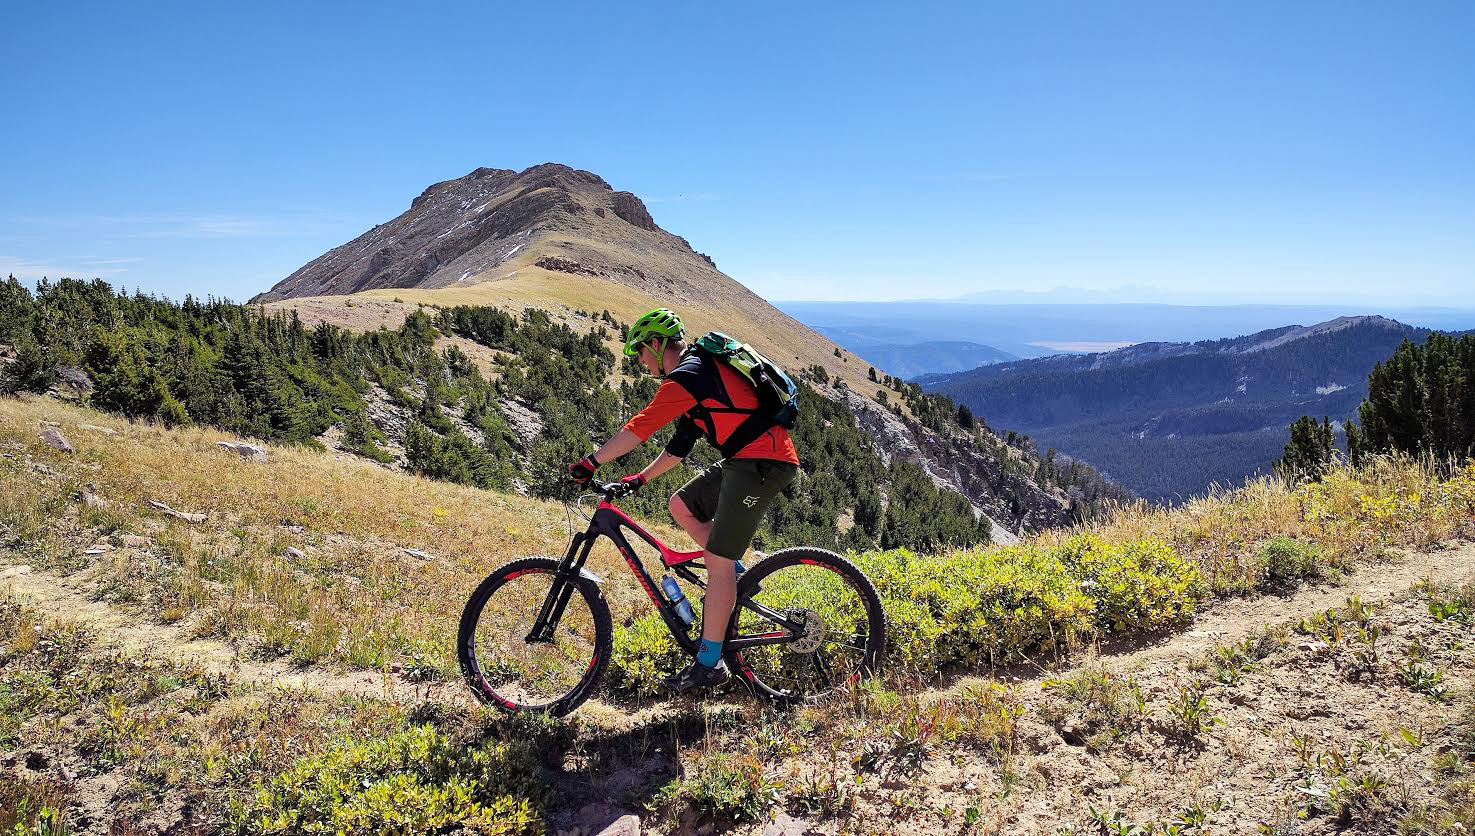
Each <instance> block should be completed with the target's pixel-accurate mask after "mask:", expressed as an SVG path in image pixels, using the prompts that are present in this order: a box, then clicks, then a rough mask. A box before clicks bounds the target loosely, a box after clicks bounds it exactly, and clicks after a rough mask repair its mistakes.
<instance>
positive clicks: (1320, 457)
mask: <svg viewBox="0 0 1475 836" xmlns="http://www.w3.org/2000/svg"><path fill="white" fill-rule="evenodd" d="M1334 438H1335V436H1334V435H1333V432H1332V425H1331V421H1329V420H1328V419H1327V418H1326V417H1325V416H1323V417H1322V419H1321V423H1320V424H1318V423H1316V419H1314V418H1312V417H1311V416H1309V415H1302V416H1301V417H1300V418H1297V419H1296V422H1295V423H1293V424H1291V440H1290V441H1289V442H1288V443H1287V444H1286V446H1285V453H1284V454H1283V455H1282V456H1281V457H1280V459H1279V460H1278V461H1277V462H1276V463H1275V469H1276V470H1278V471H1280V472H1281V473H1282V474H1283V475H1284V476H1285V477H1286V478H1287V479H1290V480H1292V481H1295V482H1305V481H1312V482H1316V481H1320V480H1321V477H1322V476H1323V475H1325V474H1326V472H1327V470H1328V469H1329V468H1330V467H1331V465H1332V451H1333V450H1335V449H1336V445H1335V441H1334Z"/></svg>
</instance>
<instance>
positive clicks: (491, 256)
mask: <svg viewBox="0 0 1475 836" xmlns="http://www.w3.org/2000/svg"><path fill="white" fill-rule="evenodd" d="M523 269H541V270H554V271H557V272H567V273H574V274H579V275H587V276H598V277H602V278H606V279H611V280H614V281H618V282H622V283H626V284H630V285H632V286H639V287H641V288H644V289H649V288H652V287H659V288H664V289H666V290H676V291H680V290H683V289H686V290H690V291H691V292H693V293H700V292H702V291H703V288H704V287H707V288H710V285H711V283H712V282H714V281H721V280H726V281H731V280H730V279H727V278H726V277H725V276H722V275H721V274H720V273H717V270H716V265H715V264H714V263H713V262H712V260H711V259H710V258H708V257H706V256H704V255H701V254H699V253H697V252H695V251H694V250H693V249H692V248H691V246H690V245H689V244H687V242H686V240H685V239H683V238H680V237H678V236H675V235H672V234H670V233H668V232H666V231H665V230H663V229H661V227H660V226H659V225H657V224H656V222H655V219H654V218H653V217H651V214H650V210H649V209H647V208H646V206H645V204H644V203H643V202H642V201H641V200H640V198H639V197H637V196H635V195H634V194H632V193H631V192H627V191H615V190H614V188H613V187H611V186H610V184H609V183H607V182H605V180H604V178H602V177H600V176H599V175H597V174H594V173H593V172H589V171H583V170H581V169H576V168H573V167H571V166H567V165H563V164H561V163H543V164H541V165H535V166H532V167H531V168H528V169H526V170H523V171H512V170H510V169H501V168H489V167H481V168H477V169H475V170H474V171H472V172H471V173H469V174H467V175H465V176H464V177H458V178H455V179H452V180H443V181H441V182H439V183H434V184H432V185H431V186H430V187H428V188H426V189H425V191H423V192H421V193H420V195H419V196H418V197H416V198H415V199H414V200H412V201H411V202H410V207H409V209H407V210H406V211H405V212H404V213H402V214H401V215H399V216H398V217H396V218H394V219H392V220H390V221H388V222H386V223H382V224H378V225H376V226H374V227H373V228H372V229H370V230H368V231H367V232H365V233H364V234H362V235H360V236H359V237H357V238H355V239H354V240H352V241H350V242H348V243H346V244H343V245H342V246H339V247H336V248H334V249H332V250H330V251H329V252H327V253H325V254H323V255H322V256H319V257H318V258H316V259H314V260H313V261H311V262H309V263H307V264H306V265H304V266H303V267H301V268H300V269H298V270H297V271H296V272H294V273H293V274H292V275H290V276H288V277H287V278H286V279H284V280H282V281H281V282H279V283H278V284H277V285H276V286H274V287H272V289H271V290H270V291H268V292H266V293H262V294H260V295H258V296H256V297H255V298H254V299H252V300H251V301H252V302H269V301H275V300H278V299H285V298H292V297H301V296H328V295H341V294H350V293H357V292H359V291H363V290H372V289H376V288H400V287H406V288H408V287H419V288H439V287H449V286H452V285H467V284H476V283H478V282H482V281H498V280H502V279H506V278H509V277H511V276H513V275H515V274H516V273H517V272H518V271H519V270H523Z"/></svg>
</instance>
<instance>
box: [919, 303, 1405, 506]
mask: <svg viewBox="0 0 1475 836" xmlns="http://www.w3.org/2000/svg"><path fill="white" fill-rule="evenodd" d="M1428 333H1429V332H1428V331H1426V330H1424V329H1418V328H1412V327H1409V326H1405V325H1402V324H1401V323H1397V322H1394V321H1392V320H1388V319H1384V318H1382V317H1346V318H1341V319H1336V320H1331V321H1329V322H1325V323H1321V324H1319V325H1315V326H1310V327H1303V326H1288V327H1284V328H1277V329H1271V330H1267V331H1263V332H1259V333H1256V334H1252V335H1247V336H1243V337H1233V338H1226V339H1220V340H1204V341H1200V342H1195V343H1145V344H1141V345H1134V346H1130V347H1127V348H1123V349H1118V350H1116V351H1111V352H1104V353H1097V354H1086V355H1058V356H1054V357H1046V358H1041V359H1038V360H1024V361H1018V362H1014V363H1003V364H999V365H996V366H987V367H984V368H980V369H975V370H973V371H970V372H964V373H960V374H955V375H945V376H931V377H928V378H925V379H924V381H923V383H924V387H925V388H926V389H927V390H928V391H936V392H942V393H945V394H948V395H950V396H952V397H953V398H955V399H956V400H958V401H959V402H961V403H965V404H967V405H968V406H970V407H971V408H972V409H974V410H975V411H976V412H978V413H979V414H981V415H984V416H986V417H987V419H988V420H989V421H990V422H992V423H993V424H994V425H995V426H999V427H1008V428H1011V429H1016V430H1019V431H1021V432H1025V433H1029V434H1030V435H1032V436H1033V437H1035V438H1036V440H1037V441H1038V442H1039V443H1041V444H1042V445H1048V446H1051V447H1055V448H1058V449H1059V450H1061V451H1064V452H1068V453H1071V454H1074V455H1077V456H1079V457H1081V458H1083V459H1085V460H1086V461H1088V462H1091V463H1092V464H1094V465H1096V466H1097V467H1100V468H1102V469H1103V470H1104V471H1105V472H1107V473H1108V474H1110V475H1111V476H1112V477H1113V478H1115V479H1118V480H1119V481H1121V482H1122V483H1123V484H1125V485H1126V486H1128V487H1129V488H1131V489H1132V490H1134V491H1136V492H1138V493H1139V494H1141V495H1142V496H1145V497H1149V498H1152V499H1157V500H1167V501H1181V500H1182V499H1183V498H1184V497H1187V496H1189V495H1191V494H1193V493H1196V492H1201V491H1203V490H1205V489H1206V488H1207V486H1208V485H1209V484H1210V483H1211V482H1218V483H1220V484H1237V483H1238V482H1239V481H1241V480H1242V479H1243V478H1244V477H1245V476H1247V475H1250V474H1252V473H1255V472H1257V471H1258V470H1259V469H1261V468H1266V467H1268V466H1269V465H1270V462H1271V461H1272V460H1273V459H1274V457H1275V456H1274V454H1276V453H1278V452H1279V446H1278V445H1279V444H1283V443H1284V430H1285V427H1286V426H1287V425H1289V424H1290V422H1291V421H1293V420H1295V419H1296V418H1298V417H1300V416H1301V415H1305V414H1314V415H1318V416H1320V415H1329V416H1331V417H1332V418H1333V419H1335V420H1345V419H1347V418H1350V417H1353V416H1354V415H1355V413H1356V409H1357V405H1358V404H1359V403H1361V401H1362V399H1363V398H1364V397H1365V396H1366V394H1367V375H1368V372H1369V371H1371V370H1372V368H1373V365H1374V364H1375V363H1377V362H1378V361H1380V360H1383V359H1386V358H1387V357H1388V356H1389V355H1391V354H1392V353H1393V350H1394V348H1396V347H1397V345H1398V344H1399V343H1400V342H1402V341H1403V340H1404V339H1414V340H1421V339H1423V338H1424V337H1425V336H1427V334H1428ZM1277 439H1278V441H1277Z"/></svg>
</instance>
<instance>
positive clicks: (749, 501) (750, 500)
mask: <svg viewBox="0 0 1475 836" xmlns="http://www.w3.org/2000/svg"><path fill="white" fill-rule="evenodd" d="M743 504H744V505H746V506H748V507H749V508H752V507H753V506H754V505H757V504H758V497H756V496H747V497H743Z"/></svg>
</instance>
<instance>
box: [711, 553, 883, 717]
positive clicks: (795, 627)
mask: <svg viewBox="0 0 1475 836" xmlns="http://www.w3.org/2000/svg"><path fill="white" fill-rule="evenodd" d="M745 640H746V641H748V642H754V641H756V642H767V643H763V644H756V645H754V644H750V645H747V646H744V642H745ZM728 644H729V647H730V648H733V649H730V650H729V651H728V653H727V661H728V664H729V666H730V667H732V668H733V670H734V671H735V672H736V673H737V675H738V677H739V678H740V679H742V681H743V682H745V683H746V684H747V686H748V688H749V689H750V690H751V691H752V692H753V693H754V695H756V696H757V697H759V698H760V699H763V700H766V701H768V702H772V703H776V704H779V705H795V704H799V703H805V702H817V701H819V700H821V699H823V698H825V697H827V696H832V695H835V694H839V693H843V692H845V691H846V690H847V689H849V688H850V687H851V686H852V685H853V684H854V683H856V682H857V681H859V680H860V679H862V678H864V677H867V676H870V675H871V674H873V673H875V672H876V670H877V669H878V668H879V667H880V664H881V655H882V653H883V652H884V650H885V645H886V613H885V610H884V609H883V608H882V606H881V596H880V595H879V594H877V592H876V587H875V585H874V584H872V583H871V581H870V579H869V578H867V577H866V576H865V573H864V572H862V571H860V569H858V568H856V566H855V564H853V563H851V562H850V561H848V560H846V559H845V558H843V557H841V556H840V555H838V554H835V553H834V552H831V551H825V550H824V549H815V548H807V547H797V548H790V549H783V550H780V551H777V552H774V553H773V554H771V555H769V556H768V557H766V558H764V559H763V560H762V561H761V562H759V563H758V565H757V566H754V567H753V568H752V569H749V570H748V571H747V572H745V573H744V574H743V576H742V579H741V580H740V581H739V582H738V589H737V607H736V610H735V612H734V613H733V618H732V622H731V623H730V625H729V627H728Z"/></svg>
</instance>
